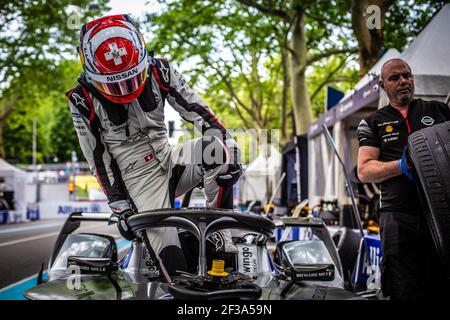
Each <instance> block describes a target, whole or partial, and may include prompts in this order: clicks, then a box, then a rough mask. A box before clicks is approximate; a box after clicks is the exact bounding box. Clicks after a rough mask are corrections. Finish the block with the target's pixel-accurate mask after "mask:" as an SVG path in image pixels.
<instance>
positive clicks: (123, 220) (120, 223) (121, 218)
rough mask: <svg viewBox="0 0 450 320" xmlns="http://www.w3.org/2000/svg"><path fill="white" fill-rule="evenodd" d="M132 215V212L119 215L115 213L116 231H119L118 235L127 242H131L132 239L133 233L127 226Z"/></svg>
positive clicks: (128, 211)
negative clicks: (116, 218)
mask: <svg viewBox="0 0 450 320" xmlns="http://www.w3.org/2000/svg"><path fill="white" fill-rule="evenodd" d="M133 214H134V212H133V211H132V210H125V211H122V212H121V213H116V215H117V217H118V220H117V229H119V232H120V234H121V235H122V237H124V238H125V239H127V240H130V241H131V240H133V239H134V233H133V232H131V230H130V227H129V226H128V222H127V220H128V218H129V217H131V216H132V215H133Z"/></svg>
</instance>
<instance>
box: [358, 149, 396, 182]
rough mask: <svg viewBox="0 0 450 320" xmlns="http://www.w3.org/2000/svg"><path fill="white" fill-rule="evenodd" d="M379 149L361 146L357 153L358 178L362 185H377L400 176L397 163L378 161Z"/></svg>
mask: <svg viewBox="0 0 450 320" xmlns="http://www.w3.org/2000/svg"><path fill="white" fill-rule="evenodd" d="M379 156H380V149H379V148H376V147H369V146H362V147H360V148H359V153H358V177H359V179H360V180H361V182H363V183H379V182H383V181H385V180H387V179H389V178H392V177H395V176H399V175H401V174H402V172H401V171H400V169H399V168H398V166H397V161H396V160H394V161H388V162H383V161H379V160H378V159H379Z"/></svg>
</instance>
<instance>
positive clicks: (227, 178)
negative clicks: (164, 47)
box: [67, 15, 242, 274]
mask: <svg viewBox="0 0 450 320" xmlns="http://www.w3.org/2000/svg"><path fill="white" fill-rule="evenodd" d="M77 50H78V53H79V56H80V60H81V63H82V65H83V72H82V74H81V75H80V77H79V78H78V85H77V86H76V87H75V88H74V89H73V90H71V91H69V92H68V93H67V96H68V98H69V108H70V111H71V113H72V118H73V122H74V126H75V129H76V132H77V135H78V138H79V141H80V145H81V149H82V151H83V154H84V156H85V158H86V160H87V161H88V163H89V166H90V169H91V171H92V172H93V173H94V174H95V175H96V177H97V179H98V181H99V184H100V185H101V187H102V189H103V192H104V193H105V194H106V196H107V198H108V204H109V207H110V208H111V210H112V211H113V213H115V214H116V215H117V216H118V229H119V231H120V233H121V234H122V236H123V237H125V238H126V239H130V240H131V239H132V238H133V234H132V233H131V230H130V228H129V225H128V223H127V219H128V218H129V217H130V216H131V215H133V214H136V213H140V212H144V211H147V210H151V209H160V208H168V207H173V204H174V199H175V197H177V196H180V195H182V194H184V193H185V192H187V191H189V190H190V189H192V188H193V187H195V186H197V185H198V184H200V183H203V186H204V190H205V194H206V198H207V206H208V207H217V208H225V209H232V206H233V203H232V186H233V184H234V183H235V182H236V181H237V180H238V179H239V177H240V175H241V174H242V165H241V163H240V151H239V149H238V147H237V145H236V143H235V141H234V140H233V139H232V138H231V137H230V135H229V133H228V132H227V131H226V130H225V128H224V127H223V125H222V124H221V123H220V122H219V120H218V119H217V118H216V116H215V115H214V113H213V112H212V111H211V110H210V109H209V108H208V106H206V105H205V103H204V102H203V101H202V100H201V99H200V97H199V96H198V95H197V94H196V93H195V92H193V91H192V90H191V88H190V87H189V86H188V84H187V82H186V80H185V78H184V77H183V75H182V74H181V73H179V72H178V71H177V70H176V69H175V68H174V67H173V65H172V64H171V63H169V62H168V61H167V60H165V59H157V58H154V57H153V56H152V54H150V53H149V52H147V50H146V47H145V43H144V39H143V36H142V34H141V33H140V32H139V30H138V29H137V27H136V25H135V23H134V22H133V20H132V19H131V18H130V17H129V16H128V15H112V16H105V17H102V18H99V19H96V20H94V21H91V22H88V23H87V24H85V25H83V26H82V28H81V32H80V45H79V47H78V48H77ZM165 101H167V102H168V103H169V104H170V105H171V106H172V107H173V108H174V109H175V110H176V111H177V112H178V113H179V114H180V115H181V117H182V118H183V119H184V120H186V121H188V122H191V123H193V124H194V126H195V127H196V128H197V129H198V130H201V132H202V137H201V138H199V139H194V140H191V141H188V142H186V143H184V144H183V145H181V146H177V147H174V146H171V145H169V143H168V139H167V135H166V132H167V130H166V126H165V124H164V104H165ZM147 236H148V239H149V241H150V244H151V247H152V249H153V250H154V251H155V253H156V254H158V255H159V257H160V259H161V260H162V262H163V265H164V267H165V269H166V270H167V272H168V273H169V274H174V273H175V270H183V269H184V270H185V268H186V262H185V259H184V256H183V254H182V251H181V246H180V240H179V238H178V234H177V230H176V228H173V227H171V228H157V229H149V230H147ZM218 236H220V237H219V238H220V239H221V240H220V239H219V241H222V247H221V248H222V251H223V252H235V251H236V247H235V246H234V245H233V243H232V241H231V235H230V233H229V231H224V230H221V231H220V232H218V234H215V235H214V238H215V239H217V237H218Z"/></svg>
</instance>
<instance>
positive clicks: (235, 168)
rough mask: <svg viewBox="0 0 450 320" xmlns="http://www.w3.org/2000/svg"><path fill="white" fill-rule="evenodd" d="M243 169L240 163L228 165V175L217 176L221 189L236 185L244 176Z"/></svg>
mask: <svg viewBox="0 0 450 320" xmlns="http://www.w3.org/2000/svg"><path fill="white" fill-rule="evenodd" d="M242 172H243V169H242V165H241V164H240V163H238V164H230V165H228V173H223V174H220V175H218V176H217V178H216V181H217V184H218V185H219V186H221V187H231V186H233V184H235V183H236V182H237V181H238V180H239V177H240V176H241V175H242Z"/></svg>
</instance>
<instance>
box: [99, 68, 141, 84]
mask: <svg viewBox="0 0 450 320" xmlns="http://www.w3.org/2000/svg"><path fill="white" fill-rule="evenodd" d="M137 73H138V69H137V68H134V69H132V70H130V71H127V72H123V73H119V74H115V75H112V76H106V79H107V80H108V81H112V82H113V81H119V80H124V79H127V78H129V77H131V76H134V75H135V74H137Z"/></svg>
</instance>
